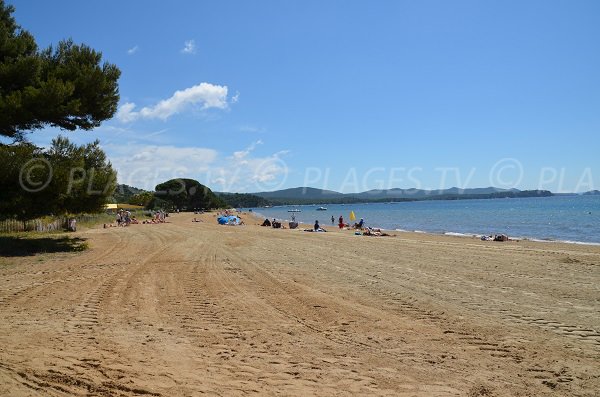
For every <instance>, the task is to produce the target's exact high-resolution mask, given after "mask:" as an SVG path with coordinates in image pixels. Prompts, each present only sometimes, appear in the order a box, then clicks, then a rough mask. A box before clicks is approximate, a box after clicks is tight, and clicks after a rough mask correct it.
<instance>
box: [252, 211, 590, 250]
mask: <svg viewBox="0 0 600 397" xmlns="http://www.w3.org/2000/svg"><path fill="white" fill-rule="evenodd" d="M255 210H256V209H255V208H252V211H244V212H245V213H247V214H253V216H254V217H255V218H257V219H260V220H261V221H262V220H264V219H265V218H269V217H267V216H265V215H264V214H261V213H260V212H256V211H255ZM269 219H271V218H269ZM277 219H279V218H277ZM281 220H282V221H285V222H290V220H289V219H281ZM299 225H307V226H309V227H312V225H310V224H308V223H303V222H299ZM325 227H331V228H333V227H335V229H336V230H337V229H338V227H337V224H334V225H330V224H327V225H325ZM371 227H373V228H376V229H381V230H383V231H386V232H399V233H416V234H427V235H432V236H452V237H462V238H477V239H480V238H481V237H482V236H486V235H488V234H480V233H467V232H454V231H450V230H449V231H444V232H434V231H427V230H406V229H400V228H396V229H388V228H383V227H379V226H371ZM508 237H509V239H510V240H511V241H530V242H535V243H559V244H573V245H583V246H592V247H598V246H600V241H598V242H593V241H592V242H590V241H577V240H561V239H545V238H539V237H531V236H511V235H509V236H508Z"/></svg>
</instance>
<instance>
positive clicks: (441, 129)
mask: <svg viewBox="0 0 600 397" xmlns="http://www.w3.org/2000/svg"><path fill="white" fill-rule="evenodd" d="M7 3H8V4H12V5H14V6H15V8H16V11H15V13H14V16H15V18H16V20H17V22H18V23H19V24H20V25H21V26H22V27H23V28H24V29H26V30H28V31H30V32H31V33H32V34H33V35H34V37H35V38H36V40H37V42H38V44H39V46H40V47H42V48H44V47H47V46H49V45H51V44H56V43H58V42H59V41H60V40H62V39H66V38H72V39H73V40H74V41H75V42H76V43H85V44H87V45H89V46H91V47H92V48H94V49H96V50H98V51H100V52H102V54H103V60H104V61H107V62H110V63H114V64H116V65H117V66H118V67H119V68H120V70H121V72H122V75H121V78H120V80H119V92H120V96H121V98H120V102H119V110H118V112H117V114H116V115H115V117H114V118H113V119H111V120H108V121H105V122H104V123H103V124H102V126H100V127H99V128H97V129H95V130H93V131H79V132H64V131H60V130H58V129H54V128H47V129H45V130H43V131H38V132H34V133H32V134H31V135H29V139H30V140H31V141H32V142H34V143H36V144H38V145H48V144H49V143H50V141H51V140H52V138H53V137H55V136H57V135H58V134H64V135H66V136H68V137H69V138H70V139H71V140H73V141H75V142H77V143H85V142H90V141H93V140H95V139H99V140H100V142H101V145H102V147H103V149H104V150H105V151H106V153H107V155H108V157H109V159H110V160H111V162H112V164H113V166H114V167H115V168H116V169H117V171H118V179H119V182H120V183H126V184H129V185H133V186H137V187H141V188H145V189H153V188H154V186H155V185H156V184H158V183H160V182H163V181H165V180H167V179H171V178H175V177H188V178H193V179H196V180H198V181H200V182H201V183H203V184H206V185H208V186H209V187H210V188H211V189H212V190H216V191H232V192H258V191H271V190H277V189H283V188H290V187H297V186H311V187H316V188H323V189H330V190H335V191H341V192H344V193H352V192H361V191H365V190H370V189H382V188H385V189H387V188H398V187H399V188H412V187H416V188H421V189H441V188H450V187H454V186H456V187H459V188H469V187H486V186H495V187H499V188H517V189H547V190H551V191H554V192H573V191H577V192H583V191H587V190H592V189H600V155H599V154H600V24H599V23H598V18H599V17H600V2H598V1H595V0H589V1H586V0H577V1H563V0H551V1H548V0H544V1H536V0H528V1H510V0H509V1H504V0H503V1H492V0H490V1H461V0H456V1H430V0H424V1H404V0H389V1H383V0H381V1H366V0H364V1H351V0H346V1H337V0H328V1H322V0H320V1H312V0H310V1H306V0H303V1H218V2H216V1H212V2H209V1H202V2H200V1H177V0H175V1H170V2H164V1H138V0H131V1H115V0H105V1H95V2H91V1H80V0H56V1H51V2H50V1H42V0H27V1H25V0H7Z"/></svg>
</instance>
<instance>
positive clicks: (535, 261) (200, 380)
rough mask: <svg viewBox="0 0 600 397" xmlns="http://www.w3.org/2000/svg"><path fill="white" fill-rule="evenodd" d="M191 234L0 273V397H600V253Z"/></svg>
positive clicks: (222, 231)
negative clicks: (293, 396)
mask: <svg viewBox="0 0 600 397" xmlns="http://www.w3.org/2000/svg"><path fill="white" fill-rule="evenodd" d="M192 217H193V215H189V214H178V215H174V216H172V217H170V218H169V219H170V221H171V223H168V224H163V225H132V226H131V227H129V228H109V229H101V228H99V229H92V230H88V231H84V232H82V233H79V235H80V236H81V237H83V238H86V239H88V240H87V241H88V242H89V244H90V247H91V248H90V250H88V251H86V252H83V253H71V254H51V255H50V254H46V255H38V256H34V257H28V258H0V281H1V286H2V287H1V289H0V395H2V396H113V395H114V396H140V395H155V396H198V395H215V396H216V395H222V396H237V395H240V396H241V395H249V394H254V395H285V396H287V395H296V396H307V395H325V396H330V395H340V396H345V395H360V396H364V395H378V396H379V395H383V396H386V395H389V396H543V395H548V396H568V395H572V396H597V395H598V390H600V365H599V362H600V247H594V246H578V245H567V244H550V243H548V244H545V243H532V242H509V243H494V242H481V241H477V240H475V239H468V238H459V237H444V236H429V235H423V234H411V233H400V234H398V235H397V236H396V237H377V238H376V237H361V236H354V235H352V234H351V232H349V231H342V232H339V231H335V232H330V233H304V232H302V231H298V230H274V229H270V228H261V227H258V226H254V225H247V226H243V227H227V226H217V225H216V222H215V221H214V217H213V215H212V214H206V215H204V216H203V218H204V222H203V223H193V222H191V219H192Z"/></svg>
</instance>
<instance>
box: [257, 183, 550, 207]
mask: <svg viewBox="0 0 600 397" xmlns="http://www.w3.org/2000/svg"><path fill="white" fill-rule="evenodd" d="M252 194H253V195H254V196H258V197H262V198H264V199H266V200H268V201H270V202H271V203H273V204H319V203H356V202H385V201H414V200H458V199H477V198H503V197H537V196H544V197H546V196H552V193H551V192H549V191H547V190H518V189H498V188H494V187H486V188H472V189H460V188H457V187H453V188H449V189H439V190H424V189H415V188H411V189H400V188H395V189H381V190H368V191H365V192H361V193H340V192H335V191H332V190H324V189H317V188H311V187H297V188H291V189H283V190H276V191H272V192H257V193H252Z"/></svg>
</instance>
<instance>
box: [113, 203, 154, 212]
mask: <svg viewBox="0 0 600 397" xmlns="http://www.w3.org/2000/svg"><path fill="white" fill-rule="evenodd" d="M104 209H105V210H107V211H108V210H111V211H118V210H143V209H144V206H143V205H133V204H117V203H115V204H106V205H105V206H104Z"/></svg>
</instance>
